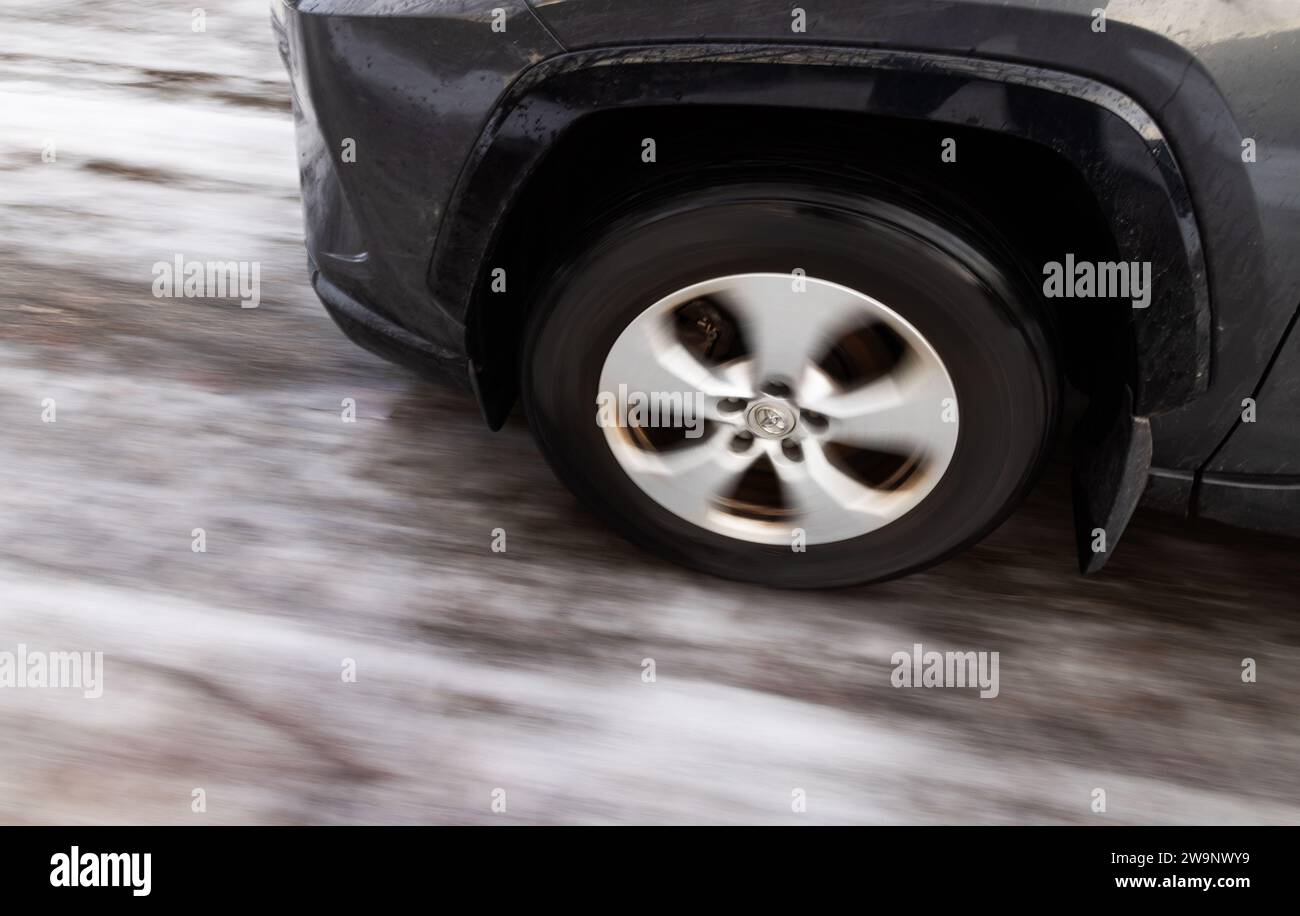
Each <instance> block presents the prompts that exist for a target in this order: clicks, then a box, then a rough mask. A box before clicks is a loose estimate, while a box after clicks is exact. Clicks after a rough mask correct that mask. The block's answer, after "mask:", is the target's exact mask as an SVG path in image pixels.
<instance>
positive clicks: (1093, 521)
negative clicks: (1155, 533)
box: [1073, 388, 1151, 574]
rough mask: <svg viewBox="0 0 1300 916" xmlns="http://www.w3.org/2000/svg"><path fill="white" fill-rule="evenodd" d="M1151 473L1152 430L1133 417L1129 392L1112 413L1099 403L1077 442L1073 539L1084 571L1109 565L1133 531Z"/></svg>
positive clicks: (1143, 420)
mask: <svg viewBox="0 0 1300 916" xmlns="http://www.w3.org/2000/svg"><path fill="white" fill-rule="evenodd" d="M1150 470H1151V424H1150V422H1149V421H1148V420H1147V418H1146V417H1135V416H1133V395H1132V392H1131V391H1129V389H1128V388H1125V389H1124V390H1123V392H1122V393H1121V394H1120V395H1119V397H1118V398H1117V399H1116V403H1114V404H1113V405H1112V406H1110V407H1099V406H1098V405H1097V404H1096V403H1095V402H1094V404H1093V405H1092V407H1090V408H1089V410H1088V413H1087V414H1085V415H1084V417H1083V420H1082V422H1081V423H1080V424H1079V429H1078V432H1077V433H1076V437H1075V441H1074V474H1073V488H1074V535H1075V543H1076V544H1077V547H1078V553H1079V571H1080V572H1082V573H1085V574H1086V573H1094V572H1096V571H1097V570H1099V569H1101V568H1102V567H1103V566H1105V565H1106V561H1107V560H1109V559H1110V557H1111V554H1113V553H1114V552H1115V546H1116V545H1117V544H1118V543H1119V539H1120V536H1121V535H1122V534H1123V533H1124V529H1125V528H1126V527H1128V523H1129V519H1131V518H1132V517H1133V510H1134V509H1136V508H1137V504H1138V500H1139V499H1141V497H1142V491H1143V490H1144V489H1146V485H1147V476H1148V474H1149V473H1150Z"/></svg>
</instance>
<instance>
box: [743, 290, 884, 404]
mask: <svg viewBox="0 0 1300 916" xmlns="http://www.w3.org/2000/svg"><path fill="white" fill-rule="evenodd" d="M804 282H805V286H804V290H803V291H802V292H795V291H794V290H793V288H792V287H793V285H794V278H793V277H784V276H781V275H779V274H778V275H770V274H757V275H753V276H750V277H742V278H740V279H739V282H737V283H735V284H733V285H732V286H730V287H729V288H728V289H727V290H726V292H725V293H724V294H721V298H722V299H723V300H724V302H726V304H727V305H729V306H730V307H731V308H733V309H734V310H735V311H736V312H737V314H738V315H739V317H740V321H741V324H742V326H743V329H744V332H745V335H746V338H747V340H748V341H749V345H750V349H751V356H750V363H751V365H752V367H753V375H754V378H755V379H756V380H757V381H759V382H761V381H762V380H764V379H771V378H782V379H786V380H788V381H789V382H791V383H793V384H795V385H796V386H798V384H799V383H800V382H801V381H802V380H803V377H804V373H805V371H806V370H808V369H809V368H810V367H812V366H813V365H814V364H815V362H816V360H817V359H818V358H819V357H820V356H822V355H823V354H824V353H825V352H826V351H827V350H828V349H830V346H831V344H832V343H834V342H835V338H836V336H837V335H838V334H840V333H843V332H844V331H845V330H848V329H849V328H850V327H851V326H852V324H853V322H854V320H855V319H858V318H860V317H861V316H860V313H859V312H858V311H857V309H856V305H857V304H856V303H855V302H854V298H853V297H854V294H853V293H852V292H850V291H849V290H846V289H844V288H843V287H839V286H834V285H832V284H819V283H808V282H807V281H806V280H805V281H804Z"/></svg>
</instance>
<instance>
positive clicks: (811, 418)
mask: <svg viewBox="0 0 1300 916" xmlns="http://www.w3.org/2000/svg"><path fill="white" fill-rule="evenodd" d="M799 418H800V419H801V420H803V422H804V423H805V424H806V425H807V426H808V428H809V429H811V430H814V431H815V432H821V431H822V430H824V429H826V427H827V426H829V425H830V423H829V421H827V419H826V418H825V417H824V416H822V415H821V414H819V413H818V412H817V411H815V410H801V411H799Z"/></svg>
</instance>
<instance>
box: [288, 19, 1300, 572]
mask: <svg viewBox="0 0 1300 916" xmlns="http://www.w3.org/2000/svg"><path fill="white" fill-rule="evenodd" d="M273 19H274V23H275V27H276V29H277V32H278V33H279V36H280V45H281V50H282V53H283V55H284V57H285V60H286V62H287V65H288V67H289V71H290V74H291V78H292V85H293V94H294V99H293V101H294V111H295V116H296V121H297V131H298V145H299V150H300V153H301V170H302V191H303V201H304V208H305V211H306V228H307V248H308V252H309V255H310V261H311V279H312V284H313V286H314V287H315V289H316V291H317V293H318V294H319V296H320V298H321V300H322V301H323V303H324V304H325V307H326V308H327V309H328V310H329V312H330V314H331V315H332V316H333V317H334V319H335V320H336V321H337V322H338V324H339V325H340V327H342V329H343V330H344V331H345V332H346V333H347V334H348V335H350V336H351V337H353V338H354V339H355V340H357V341H358V342H359V343H361V344H363V345H364V346H366V347H368V348H371V349H373V350H375V351H377V352H379V353H382V354H384V355H387V356H389V357H391V358H393V359H395V360H399V361H401V362H402V363H404V364H406V365H408V366H410V367H412V368H414V369H415V370H417V371H420V372H423V373H431V374H436V375H437V376H439V377H442V378H448V379H451V380H453V381H455V382H458V383H460V384H463V385H466V386H468V387H470V388H472V389H473V391H474V393H475V396H476V397H477V398H478V401H479V403H480V404H481V406H482V409H483V414H484V416H485V418H486V422H487V423H488V424H489V425H491V426H492V427H494V428H495V427H498V426H499V425H500V424H501V423H502V422H503V421H504V419H505V417H506V415H507V414H508V412H509V411H510V410H511V408H512V405H513V404H514V403H515V401H516V400H517V399H519V398H522V402H523V405H524V408H525V410H526V413H527V416H528V422H529V424H530V426H531V429H532V431H533V433H534V435H535V437H536V439H537V442H538V444H539V445H540V447H541V449H542V451H543V452H544V453H545V455H546V457H547V459H548V460H549V461H550V463H551V465H552V466H553V467H554V469H555V471H556V473H557V474H558V475H559V477H560V478H561V479H562V480H563V481H564V482H565V483H566V484H568V486H569V487H570V488H571V489H572V490H573V491H574V492H575V493H576V494H577V495H578V496H579V497H580V498H581V499H582V500H583V501H584V502H585V503H586V504H587V505H588V506H589V507H590V508H591V510H592V511H593V512H595V513H597V514H598V515H600V516H601V517H603V518H604V519H606V520H607V521H608V522H609V523H610V524H612V525H613V526H614V527H616V528H617V529H619V530H620V531H621V532H622V533H624V534H625V535H626V536H627V537H628V538H630V539H632V540H634V541H636V542H638V543H640V544H643V545H645V546H647V547H649V548H652V549H654V550H656V551H659V552H660V553H662V554H665V555H667V556H669V557H671V558H673V559H675V560H677V561H679V562H682V563H685V564H689V565H691V566H694V567H697V568H699V569H703V570H707V571H709V572H712V573H717V574H719V575H724V576H729V577H734V578H740V579H746V580H751V581H757V582H763V583H767V584H771V585H780V586H833V585H844V584H849V583H856V582H865V581H872V580H877V579H881V578H885V577H889V576H895V575H899V574H902V573H906V572H909V571H912V570H915V569H918V568H920V567H923V566H925V565H928V564H931V563H934V562H936V561H938V560H940V559H942V558H943V557H945V556H948V555H950V554H952V553H953V552H955V551H958V550H960V549H962V548H964V547H965V546H967V545H969V544H971V543H973V542H974V541H975V540H977V539H978V538H980V537H982V536H983V535H984V534H986V533H987V532H988V531H990V530H991V529H992V528H993V527H994V526H995V525H996V524H997V523H998V522H999V521H1000V520H1001V519H1002V518H1003V517H1005V515H1006V514H1007V513H1008V512H1010V511H1011V510H1012V508H1013V507H1014V506H1015V505H1016V503H1017V501H1018V500H1019V499H1020V498H1021V497H1022V495H1023V494H1024V493H1025V492H1026V490H1027V489H1028V487H1029V486H1030V485H1031V484H1032V483H1033V481H1034V479H1035V476H1036V474H1037V472H1038V470H1039V468H1040V466H1041V465H1042V463H1043V460H1044V456H1045V455H1046V454H1047V453H1048V451H1049V450H1050V449H1051V448H1052V446H1053V443H1054V442H1055V441H1056V439H1057V435H1058V432H1059V427H1061V426H1062V424H1061V423H1060V420H1059V418H1060V416H1061V414H1062V413H1063V412H1065V413H1066V414H1067V416H1069V417H1070V418H1071V422H1070V426H1071V429H1070V430H1069V432H1071V433H1072V440H1071V442H1072V445H1071V448H1072V450H1073V451H1072V461H1073V465H1074V484H1075V516H1076V517H1075V525H1076V529H1077V533H1078V542H1079V555H1080V562H1081V566H1082V567H1083V568H1084V569H1085V570H1093V569H1096V568H1099V567H1100V566H1101V565H1102V564H1103V563H1104V562H1105V560H1106V558H1107V557H1108V556H1109V555H1110V553H1111V552H1112V551H1113V550H1114V548H1115V544H1116V542H1117V541H1118V539H1119V537H1120V534H1121V533H1122V531H1123V529H1124V526H1125V525H1126V524H1127V522H1128V520H1129V518H1130V516H1131V514H1132V512H1133V510H1134V509H1135V507H1136V506H1137V504H1138V502H1139V500H1140V499H1143V498H1144V497H1145V499H1146V500H1147V501H1149V502H1150V503H1152V504H1154V505H1156V506H1158V507H1161V508H1163V509H1166V510H1169V511H1173V512H1178V513H1182V514H1186V515H1197V516H1202V517H1207V518H1212V519H1218V520H1222V521H1228V522H1233V523H1238V524H1245V525H1251V526H1255V527H1269V528H1274V529H1281V530H1286V531H1290V532H1293V533H1294V532H1295V531H1296V530H1297V527H1298V525H1300V523H1298V522H1297V519H1300V424H1298V423H1297V411H1298V410H1300V332H1296V331H1294V324H1295V317H1296V314H1297V304H1298V303H1300V257H1297V253H1300V113H1298V112H1300V107H1298V106H1297V104H1296V99H1297V98H1300V4H1297V3H1294V2H1293V0H1247V2H1242V3H1239V4H1225V3H1221V2H1216V0H1186V2H1183V3H1164V2H1153V3H1147V4H1125V5H1123V6H1122V7H1121V8H1119V9H1118V10H1117V11H1116V12H1115V14H1114V16H1113V17H1111V16H1109V14H1108V12H1107V10H1106V9H1105V5H1099V4H1097V3H1096V0H1080V2H1071V0H1058V2H1052V3H1043V2H1040V0H1010V2H1007V0H963V2H952V0H913V2H909V3H905V4H899V3H895V2H892V0H818V2H817V3H815V4H813V3H808V4H806V5H800V4H798V3H776V2H770V0H656V2H653V3H647V2H643V0H535V2H532V3H525V2H524V0H482V2H480V0H463V2H456V3H447V2H441V0H408V2H402V3H394V2H388V0H297V2H294V0H278V2H277V3H276V4H275V6H274V10H273ZM1067 399H1068V403H1069V405H1070V409H1069V410H1068V411H1067V410H1066V409H1065V407H1066V404H1067ZM1076 405H1081V409H1079V410H1075V406H1076Z"/></svg>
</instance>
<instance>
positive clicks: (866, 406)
mask: <svg viewBox="0 0 1300 916" xmlns="http://www.w3.org/2000/svg"><path fill="white" fill-rule="evenodd" d="M945 401H951V402H952V403H945ZM806 404H807V406H808V407H809V408H810V409H812V410H815V411H816V412H817V413H820V414H822V415H823V416H825V417H826V418H827V419H828V420H830V429H829V432H828V433H827V438H829V439H831V440H833V441H835V442H842V443H845V444H848V445H856V446H861V447H864V448H888V449H893V450H899V451H907V452H916V451H924V452H929V451H932V450H935V449H943V448H945V447H947V446H948V445H955V443H956V436H957V423H956V422H955V416H956V414H955V398H954V396H953V390H952V386H951V383H950V382H949V381H948V379H947V375H946V373H944V372H942V367H941V366H939V365H938V364H937V361H936V362H932V361H930V360H927V359H925V358H924V357H921V356H917V355H915V354H911V355H909V356H908V357H906V358H905V359H904V360H903V361H901V362H900V363H899V364H898V366H896V367H895V369H894V371H892V372H890V373H888V374H886V375H883V376H881V377H880V378H877V379H874V380H872V381H871V382H869V383H867V384H866V385H863V386H862V387H860V388H855V389H852V390H850V391H845V392H835V391H833V392H830V393H827V394H824V395H822V396H820V397H814V398H812V399H808V400H807V401H806ZM949 411H952V412H953V413H952V416H953V417H954V420H953V421H948V420H946V419H945V413H946V412H949Z"/></svg>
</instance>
